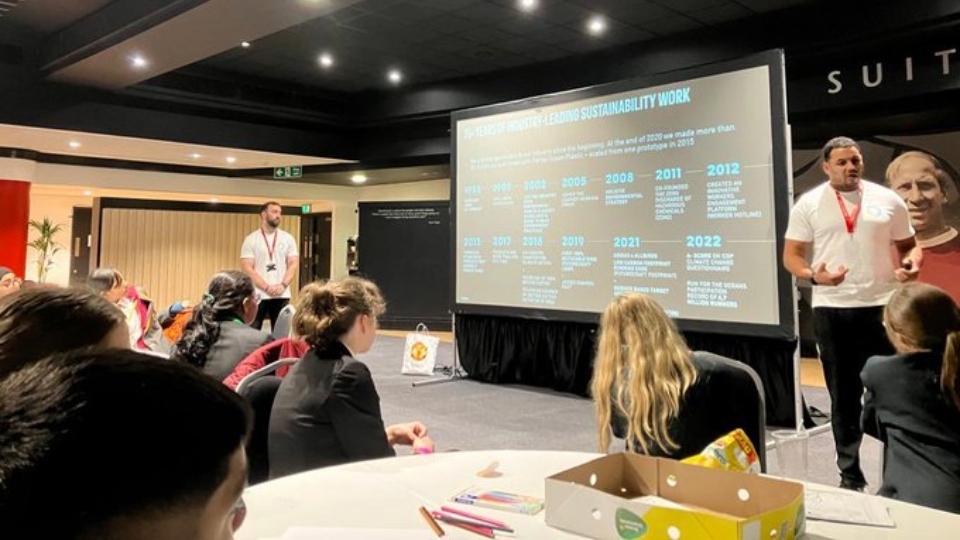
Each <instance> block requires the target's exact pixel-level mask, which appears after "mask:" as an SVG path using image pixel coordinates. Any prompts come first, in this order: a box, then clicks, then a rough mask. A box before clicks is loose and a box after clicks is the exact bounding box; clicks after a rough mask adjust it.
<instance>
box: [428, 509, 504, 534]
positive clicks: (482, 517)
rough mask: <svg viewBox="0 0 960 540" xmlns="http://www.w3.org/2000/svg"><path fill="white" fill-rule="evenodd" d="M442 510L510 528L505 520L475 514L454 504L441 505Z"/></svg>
mask: <svg viewBox="0 0 960 540" xmlns="http://www.w3.org/2000/svg"><path fill="white" fill-rule="evenodd" d="M440 510H441V511H443V512H447V513H450V514H457V515H460V516H464V517H468V518H471V519H475V520H477V521H482V522H484V523H489V524H490V525H496V526H497V527H502V528H504V529H509V528H510V526H509V525H507V524H506V523H504V522H502V521H500V520H497V519H493V518H488V517H486V516H481V515H479V514H473V513H470V512H467V511H466V510H460V509H459V508H454V507H453V506H441V507H440Z"/></svg>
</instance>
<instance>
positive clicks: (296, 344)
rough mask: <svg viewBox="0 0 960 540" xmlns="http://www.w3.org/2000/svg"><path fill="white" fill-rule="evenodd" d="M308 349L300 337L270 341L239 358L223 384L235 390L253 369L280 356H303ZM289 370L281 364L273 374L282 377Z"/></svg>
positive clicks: (274, 360) (265, 364)
mask: <svg viewBox="0 0 960 540" xmlns="http://www.w3.org/2000/svg"><path fill="white" fill-rule="evenodd" d="M309 350H310V345H308V344H307V342H306V341H303V340H302V339H300V338H289V337H287V338H281V339H278V340H275V341H271V342H270V343H267V344H266V345H264V346H262V347H260V348H259V349H257V350H255V351H253V352H252V353H250V354H249V355H248V356H247V357H246V358H244V359H243V360H241V361H240V363H239V364H237V367H235V368H233V372H232V373H231V374H230V375H228V376H227V378H226V379H224V380H223V384H225V385H227V387H228V388H231V389H233V390H236V389H237V385H238V384H240V381H242V380H243V378H244V377H246V376H247V375H250V374H251V373H253V372H254V371H256V370H258V369H260V368H262V367H266V366H267V365H269V364H272V363H274V362H276V361H277V360H280V359H281V358H303V355H305V354H307V351H309ZM289 371H290V367H289V366H281V367H279V368H278V369H277V371H276V372H274V375H276V376H277V377H281V378H283V377H285V376H286V375H287V372H289Z"/></svg>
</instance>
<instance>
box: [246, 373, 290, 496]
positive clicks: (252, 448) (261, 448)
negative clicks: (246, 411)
mask: <svg viewBox="0 0 960 540" xmlns="http://www.w3.org/2000/svg"><path fill="white" fill-rule="evenodd" d="M280 382H281V380H280V378H279V377H274V376H272V375H268V376H265V377H260V378H258V379H257V380H255V381H253V382H252V383H251V384H248V385H247V386H246V388H245V389H244V393H242V394H240V395H241V396H243V398H244V399H246V400H247V402H248V403H249V404H250V408H252V409H253V429H252V430H251V431H250V438H249V439H247V446H246V450H247V484H248V485H251V486H252V485H254V484H259V483H260V482H264V481H266V480H267V479H268V478H269V477H270V457H269V455H268V450H267V436H268V434H269V432H270V411H271V409H272V408H273V400H274V398H275V397H277V390H279V389H280Z"/></svg>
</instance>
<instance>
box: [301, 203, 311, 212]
mask: <svg viewBox="0 0 960 540" xmlns="http://www.w3.org/2000/svg"><path fill="white" fill-rule="evenodd" d="M312 211H313V208H312V205H310V204H304V205H301V206H300V213H301V214H309V213H310V212H312Z"/></svg>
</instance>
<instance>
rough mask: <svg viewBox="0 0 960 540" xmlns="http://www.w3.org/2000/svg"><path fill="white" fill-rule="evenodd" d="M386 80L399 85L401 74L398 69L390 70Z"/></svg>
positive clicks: (401, 78)
mask: <svg viewBox="0 0 960 540" xmlns="http://www.w3.org/2000/svg"><path fill="white" fill-rule="evenodd" d="M387 79H388V80H389V81H390V82H392V83H393V84H400V81H402V80H403V73H400V70H399V69H391V70H390V71H389V72H388V73H387Z"/></svg>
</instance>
